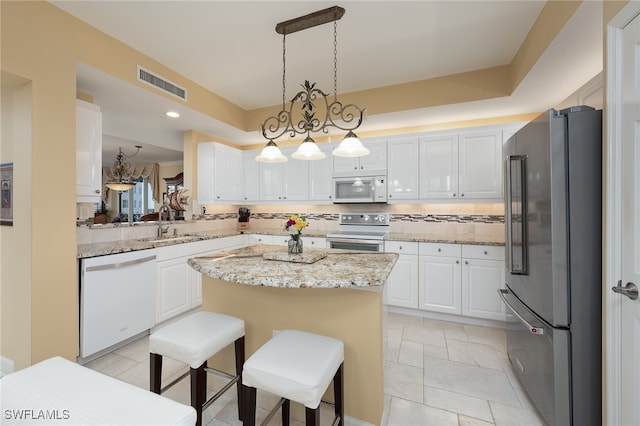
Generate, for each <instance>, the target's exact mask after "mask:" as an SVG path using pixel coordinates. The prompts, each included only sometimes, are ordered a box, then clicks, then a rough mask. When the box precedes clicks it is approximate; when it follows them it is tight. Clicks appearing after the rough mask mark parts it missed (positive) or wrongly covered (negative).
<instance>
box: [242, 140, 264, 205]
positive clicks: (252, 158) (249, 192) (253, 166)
mask: <svg viewBox="0 0 640 426" xmlns="http://www.w3.org/2000/svg"><path fill="white" fill-rule="evenodd" d="M256 155H257V152H256V151H244V152H243V153H242V158H243V162H244V164H243V168H242V171H243V174H244V179H243V181H244V191H243V194H242V201H244V202H245V203H248V202H252V201H259V200H260V185H259V184H258V182H259V181H260V163H258V162H257V161H256Z"/></svg>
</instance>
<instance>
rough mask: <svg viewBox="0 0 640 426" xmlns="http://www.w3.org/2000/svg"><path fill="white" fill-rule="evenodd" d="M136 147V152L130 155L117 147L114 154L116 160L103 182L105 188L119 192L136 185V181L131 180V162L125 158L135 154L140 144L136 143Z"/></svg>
mask: <svg viewBox="0 0 640 426" xmlns="http://www.w3.org/2000/svg"><path fill="white" fill-rule="evenodd" d="M136 148H137V149H136V152H134V153H133V154H131V155H126V154H125V153H124V152H122V148H118V155H116V161H115V162H114V163H113V167H112V168H111V172H110V176H109V180H108V181H107V182H106V183H105V186H106V187H107V188H109V189H112V190H114V191H118V192H121V191H128V190H130V189H131V188H133V187H134V186H136V181H135V180H133V178H132V177H131V173H130V168H131V164H129V162H128V161H127V158H131V157H133V156H135V155H136V154H137V153H138V152H139V151H140V148H142V146H141V145H136Z"/></svg>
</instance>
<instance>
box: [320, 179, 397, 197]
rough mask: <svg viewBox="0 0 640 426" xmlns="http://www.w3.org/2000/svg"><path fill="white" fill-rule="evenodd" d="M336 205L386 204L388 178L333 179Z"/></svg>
mask: <svg viewBox="0 0 640 426" xmlns="http://www.w3.org/2000/svg"><path fill="white" fill-rule="evenodd" d="M333 202H334V203H386V202H387V176H384V175H376V176H350V177H334V178H333Z"/></svg>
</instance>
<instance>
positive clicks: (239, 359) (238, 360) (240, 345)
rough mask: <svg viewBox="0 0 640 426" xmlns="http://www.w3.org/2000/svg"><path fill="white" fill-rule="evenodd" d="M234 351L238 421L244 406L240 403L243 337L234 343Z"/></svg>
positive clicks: (242, 413)
mask: <svg viewBox="0 0 640 426" xmlns="http://www.w3.org/2000/svg"><path fill="white" fill-rule="evenodd" d="M235 351H236V376H239V379H238V382H237V383H236V386H237V390H238V419H240V420H242V418H243V415H244V407H243V406H244V404H243V401H242V399H243V398H242V367H243V366H244V336H242V337H241V338H239V339H238V340H236V341H235Z"/></svg>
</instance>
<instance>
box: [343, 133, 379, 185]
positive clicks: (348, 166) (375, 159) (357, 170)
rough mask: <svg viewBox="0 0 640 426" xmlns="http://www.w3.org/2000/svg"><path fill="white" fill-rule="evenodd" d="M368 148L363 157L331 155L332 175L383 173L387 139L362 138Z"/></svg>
mask: <svg viewBox="0 0 640 426" xmlns="http://www.w3.org/2000/svg"><path fill="white" fill-rule="evenodd" d="M362 144H363V145H364V146H366V147H367V148H368V149H369V155H365V156H364V157H335V156H334V157H333V175H334V176H353V175H358V174H360V175H361V174H363V173H371V174H377V173H380V172H382V173H384V172H386V170H387V141H386V139H384V140H373V139H368V140H367V139H363V140H362Z"/></svg>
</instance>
